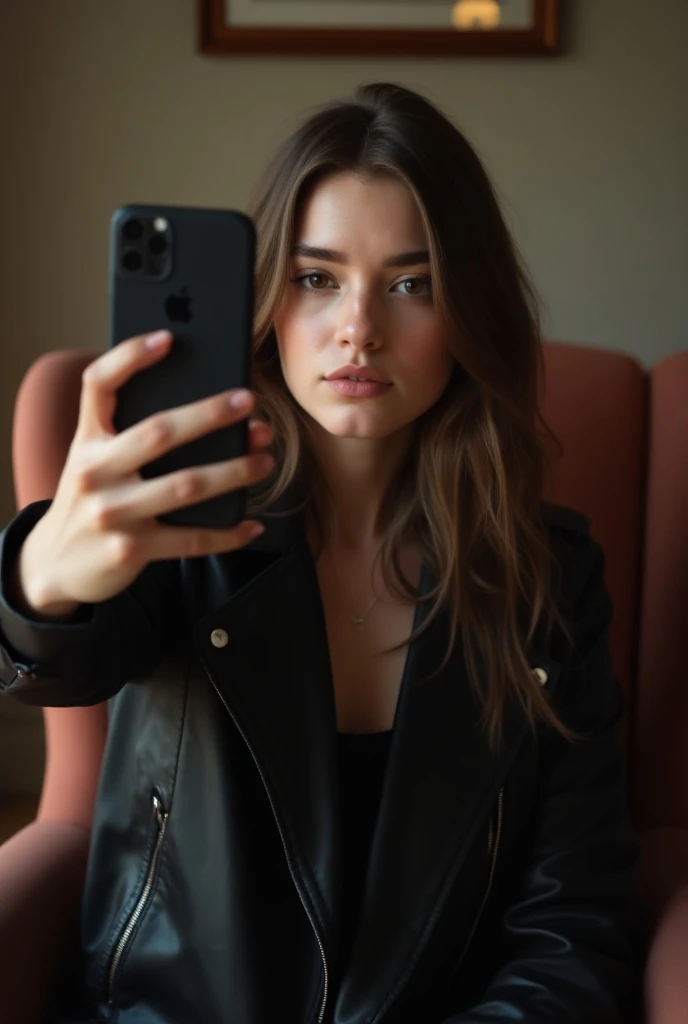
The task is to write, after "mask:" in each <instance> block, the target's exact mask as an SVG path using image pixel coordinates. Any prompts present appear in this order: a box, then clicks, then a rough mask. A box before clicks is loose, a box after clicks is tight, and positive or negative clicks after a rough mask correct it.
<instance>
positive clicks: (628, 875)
mask: <svg viewBox="0 0 688 1024" xmlns="http://www.w3.org/2000/svg"><path fill="white" fill-rule="evenodd" d="M576 548H577V550H578V558H577V561H578V566H577V568H576V570H575V573H576V575H578V574H579V573H582V574H583V576H582V578H583V579H584V580H585V583H584V585H583V587H582V593H581V594H580V596H579V599H578V600H577V601H576V602H575V604H576V608H577V610H576V612H575V613H574V641H575V653H574V654H573V655H571V658H570V661H569V662H568V663H567V664H566V665H565V666H563V667H564V673H563V677H562V678H561V679H560V682H562V683H563V687H562V692H561V693H560V694H556V700H555V706H556V708H557V710H558V712H559V714H560V716H561V717H563V719H564V721H565V722H567V724H568V725H569V726H571V727H572V728H573V729H574V730H576V731H577V732H579V733H584V734H585V736H586V737H587V738H586V740H585V741H584V742H581V743H576V744H575V745H573V746H572V745H571V744H570V743H568V742H567V741H566V740H564V739H563V738H562V737H561V736H560V734H554V732H553V730H552V731H550V730H547V732H546V734H544V735H543V738H542V740H541V741H540V764H539V777H540V779H541V782H540V784H539V795H538V807H537V811H536V814H535V816H534V819H533V821H534V824H533V832H532V838H531V841H530V844H529V851H528V856H527V859H526V861H525V869H524V870H523V872H522V874H521V877H520V880H519V883H518V885H517V887H516V890H515V896H514V898H513V899H512V900H509V901H508V902H509V905H508V906H507V908H506V912H505V914H504V916H503V917H502V922H501V934H500V936H499V943H500V956H499V967H498V969H497V971H496V973H495V974H494V976H493V978H492V980H491V983H490V984H489V985H488V987H487V990H486V991H485V992H484V994H483V997H482V999H481V1001H480V1002H479V1004H478V1005H476V1006H474V1007H472V1008H471V1009H469V1010H467V1011H463V1012H461V1013H460V1014H458V1015H456V1016H453V1017H451V1018H450V1019H448V1020H447V1021H445V1022H444V1024H497V1022H498V1021H499V1022H503V1021H520V1022H522V1024H545V1022H547V1024H554V1022H556V1024H567V1022H570V1024H573V1022H574V1021H575V1022H576V1024H631V1022H633V1021H635V1020H636V1019H638V1018H636V1014H637V1013H638V1007H639V1003H640V993H641V990H640V985H639V982H640V979H641V978H642V970H643V960H644V944H645V937H644V934H643V922H642V915H641V911H640V897H639V886H638V878H637V862H638V854H639V844H638V840H637V837H636V835H635V832H634V830H633V828H632V825H631V823H630V818H629V813H628V809H627V799H626V764H625V757H624V754H623V751H622V747H621V742H620V722H621V718H622V712H623V698H622V693H621V689H620V687H619V686H618V684H617V683H616V681H615V680H614V678H613V676H612V669H611V663H610V656H609V650H608V646H607V642H606V634H607V629H608V626H609V624H610V621H611V617H612V608H611V601H610V598H609V596H608V594H607V591H606V589H605V586H604V582H603V574H604V557H603V555H602V551H601V549H600V548H599V546H598V545H596V544H595V543H594V542H593V541H592V540H590V538H584V539H583V538H581V540H580V541H579V543H578V544H576ZM581 563H582V564H581ZM579 578H581V577H580V575H579ZM555 693H556V691H555Z"/></svg>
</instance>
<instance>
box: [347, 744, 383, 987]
mask: <svg viewBox="0 0 688 1024" xmlns="http://www.w3.org/2000/svg"><path fill="white" fill-rule="evenodd" d="M337 735H338V737H339V786H340V795H341V797H340V798H341V824H342V876H343V883H342V910H343V921H342V945H341V956H340V961H339V969H340V972H341V971H343V970H344V968H345V966H346V962H347V960H348V958H349V955H350V953H351V947H352V944H353V939H354V935H355V931H356V927H357V924H358V915H359V911H360V907H361V900H362V897H363V885H364V882H365V875H366V870H367V867H368V857H369V854H370V846H371V842H372V839H373V832H374V830H375V822H376V819H377V812H378V807H379V803H380V796H381V793H382V784H383V781H384V777H385V768H386V764H387V755H388V753H389V746H390V741H391V738H392V730H391V729H390V730H388V731H387V732H375V733H367V734H366V733H361V734H354V733H341V732H340V733H338V734H337Z"/></svg>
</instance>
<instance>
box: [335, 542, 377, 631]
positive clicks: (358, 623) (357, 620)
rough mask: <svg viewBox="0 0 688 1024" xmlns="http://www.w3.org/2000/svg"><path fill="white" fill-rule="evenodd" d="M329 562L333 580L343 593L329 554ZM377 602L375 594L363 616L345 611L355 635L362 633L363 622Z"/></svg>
mask: <svg viewBox="0 0 688 1024" xmlns="http://www.w3.org/2000/svg"><path fill="white" fill-rule="evenodd" d="M330 561H331V563H332V571H333V572H334V575H335V579H336V580H337V583H338V584H339V588H340V590H341V591H342V592H343V591H344V587H343V586H342V581H341V579H340V577H339V573H338V572H337V566H336V565H335V561H334V558H333V557H332V555H331V554H330ZM377 600H378V597H377V594H375V596H374V597H373V600H372V601H371V602H370V604H369V605H368V607H367V608H366V610H365V611H364V612H363V615H355V614H354V613H353V612H352V611H350V610H349V609H347V614H348V616H349V618H350V619H351V621H352V622H353V624H354V629H355V630H356V632H357V633H362V632H363V624H364V623H365V620H366V619H367V618H368V615H369V614H370V612H371V611H372V610H373V608H374V606H375V605H376V604H377Z"/></svg>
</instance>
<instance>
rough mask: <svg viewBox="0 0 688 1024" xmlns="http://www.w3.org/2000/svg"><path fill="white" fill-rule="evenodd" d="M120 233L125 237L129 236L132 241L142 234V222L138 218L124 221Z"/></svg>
mask: <svg viewBox="0 0 688 1024" xmlns="http://www.w3.org/2000/svg"><path fill="white" fill-rule="evenodd" d="M122 234H123V235H124V237H125V238H131V240H132V241H133V240H134V239H136V238H140V237H141V235H142V234H143V224H142V223H141V221H140V220H128V221H125V223H124V227H123V228H122Z"/></svg>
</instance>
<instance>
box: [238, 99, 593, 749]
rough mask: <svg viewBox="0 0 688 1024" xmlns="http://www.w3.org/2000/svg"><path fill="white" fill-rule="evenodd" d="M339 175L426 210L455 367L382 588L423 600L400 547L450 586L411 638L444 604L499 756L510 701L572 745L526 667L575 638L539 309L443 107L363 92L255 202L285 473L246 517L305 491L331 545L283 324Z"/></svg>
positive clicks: (398, 487)
mask: <svg viewBox="0 0 688 1024" xmlns="http://www.w3.org/2000/svg"><path fill="white" fill-rule="evenodd" d="M341 172H353V173H355V174H357V175H359V176H364V177H370V176H376V175H392V176H394V177H395V178H396V179H398V180H401V181H402V182H403V183H404V184H405V185H406V187H407V188H408V189H409V190H410V192H411V193H412V195H413V196H414V197H415V200H416V202H417V204H418V209H419V211H420V213H421V216H422V218H423V222H424V226H425V232H426V235H427V239H428V246H429V251H430V261H431V273H432V280H433V293H434V301H435V303H436V306H437V309H438V310H439V311H440V314H441V316H442V318H443V320H444V322H445V326H446V327H447V328H448V334H449V336H450V339H451V342H450V343H451V344H452V347H453V353H454V356H455V358H456V366H455V369H454V372H453V374H452V377H451V379H450V382H449V385H448V386H447V389H446V390H445V392H444V394H443V395H442V397H441V398H440V399H439V400H438V401H437V402H436V404H435V405H434V406H433V407H432V408H431V409H429V410H428V411H427V412H426V413H425V414H424V415H423V416H422V417H420V419H419V420H418V421H417V423H416V433H415V438H414V442H413V444H412V446H411V448H410V451H409V454H408V458H407V461H406V464H405V465H404V467H403V469H402V470H401V472H400V473H399V474H398V476H397V479H396V480H395V481H394V483H393V485H392V487H391V490H390V493H389V494H388V495H387V497H386V501H385V505H384V516H385V539H384V543H383V546H382V550H381V566H382V571H383V577H384V579H385V583H386V585H387V586H388V587H389V588H390V590H391V591H392V592H395V593H397V595H398V596H400V597H405V598H407V599H411V600H418V598H417V595H416V591H415V589H414V588H413V586H412V585H411V583H410V582H409V581H408V580H407V579H406V578H405V577H404V574H403V572H402V570H401V567H400V565H399V558H398V552H399V549H400V547H401V545H402V544H404V543H408V542H409V541H414V542H416V543H418V544H420V545H421V546H422V547H423V550H424V555H425V557H426V558H428V559H429V560H430V561H431V564H432V565H433V566H434V567H435V569H436V571H437V577H438V583H437V586H436V587H435V588H434V589H433V591H432V593H431V594H429V595H427V598H426V600H429V601H430V603H431V608H430V611H429V613H428V615H427V616H426V619H425V621H424V623H423V625H422V627H421V629H420V630H419V632H418V633H417V634H415V635H416V636H417V635H419V633H420V632H421V631H422V630H423V629H424V628H427V625H429V623H430V621H431V620H432V618H433V617H434V616H435V615H436V614H437V613H438V611H439V609H440V607H443V606H444V607H446V608H448V609H449V613H450V622H451V631H450V632H451V636H450V644H449V648H448V650H447V652H446V656H445V660H444V662H443V663H442V664H443V665H444V664H445V663H446V660H447V659H448V657H449V656H450V653H451V650H452V648H453V645H454V643H455V641H456V638H457V635H458V634H459V633H460V635H461V637H462V640H463V646H464V652H465V656H466V663H467V666H468V670H469V674H470V676H471V679H472V680H473V685H474V686H476V688H477V685H478V684H477V680H478V679H479V677H480V673H479V666H480V665H481V664H482V665H484V670H485V671H486V678H487V689H486V691H485V693H484V694H483V695H482V698H481V700H482V706H483V709H484V712H483V726H484V727H485V728H486V729H487V731H488V735H489V739H490V742H491V744H492V745H493V746H494V747H497V746H499V743H500V740H501V738H502V726H503V720H504V712H505V709H506V705H507V702H508V701H509V700H511V699H515V700H517V701H518V702H519V703H520V705H521V706H522V708H523V709H524V710H525V713H526V715H527V718H528V720H529V722H530V724H531V726H532V727H533V729H534V728H535V726H536V723H537V721H538V720H542V721H544V722H546V723H548V724H549V725H550V726H551V727H553V728H554V729H556V730H557V731H558V732H560V733H561V734H562V735H564V736H565V737H566V738H567V739H569V740H572V739H574V738H576V737H575V734H574V733H573V732H572V731H570V730H569V729H568V728H567V727H566V726H565V724H564V723H563V722H562V721H561V720H560V719H559V717H558V716H557V714H556V713H555V711H554V709H553V708H552V707H551V706H550V703H549V701H548V699H547V696H546V694H545V693H544V691H543V690H542V689H541V687H540V686H539V685H538V682H537V680H536V679H534V676H533V671H532V668H531V666H530V664H529V661H528V651H529V649H530V646H531V643H532V642H533V639H534V638H535V636H536V632H538V631H539V630H540V629H544V633H545V637H548V636H549V634H550V631H551V629H552V627H553V625H554V623H555V622H556V623H559V625H561V627H562V629H563V632H564V634H565V635H566V636H569V637H570V634H569V631H568V628H567V624H566V623H565V622H564V621H563V619H562V615H561V611H560V610H559V609H558V607H557V603H556V601H555V600H554V597H553V586H552V583H553V575H554V571H555V565H554V560H553V558H552V555H551V551H550V545H549V542H548V536H547V526H546V524H545V522H544V520H543V515H542V506H541V498H542V491H543V485H544V478H545V472H546V467H547V455H546V450H547V442H549V441H552V440H554V441H555V443H556V439H554V438H553V435H552V434H551V432H550V431H549V429H548V428H547V426H546V425H545V423H544V421H543V420H542V417H541V415H540V411H539V408H538V398H537V383H538V370H539V369H540V367H541V360H542V345H541V335H540V324H539V312H538V306H539V303H538V299H537V296H536V293H535V291H534V288H533V286H532V284H531V282H530V280H529V278H528V275H527V273H526V271H525V269H524V266H523V263H522V260H521V259H520V256H519V254H518V251H517V249H516V246H515V244H514V242H513V240H512V238H511V236H510V233H509V231H508V228H507V226H506V224H505V221H504V219H503V216H502V214H501V211H500V208H499V203H498V200H497V197H496V195H495V192H494V189H493V186H492V184H491V182H490V180H489V177H488V175H487V173H486V171H485V169H484V167H483V165H482V163H481V161H480V159H479V157H478V156H477V154H476V152H475V151H474V149H473V148H472V147H471V145H470V144H469V143H468V141H467V140H466V138H465V137H464V136H463V135H462V134H461V132H460V131H459V130H458V129H457V128H456V127H455V126H454V125H453V124H452V123H451V122H450V121H449V120H448V119H447V118H446V117H445V116H444V115H443V114H442V113H441V112H440V111H439V110H438V109H437V108H436V107H435V106H433V105H432V104H431V103H430V102H428V101H427V100H426V99H424V98H423V97H421V96H419V95H418V94H416V93H414V92H411V91H410V90H408V89H405V88H402V87H400V86H397V85H391V84H385V83H382V84H371V85H365V86H362V87H361V88H359V89H358V90H357V91H356V93H355V94H354V96H353V97H351V98H348V99H344V100H337V101H334V102H330V103H328V104H326V105H325V106H323V107H320V108H319V109H318V110H317V111H316V112H315V113H314V114H313V115H312V116H310V117H309V118H308V119H307V120H306V121H305V122H304V123H303V124H302V125H301V126H300V127H299V128H298V129H297V130H296V131H294V132H293V134H292V135H291V136H290V137H289V138H288V139H287V140H286V141H285V142H284V143H283V145H282V146H281V148H280V149H279V150H278V152H277V154H276V156H275V158H274V160H273V162H272V163H271V165H270V166H269V168H268V170H267V172H266V174H265V176H264V178H263V180H262V182H261V184H260V186H259V189H258V191H257V193H256V195H255V197H254V201H253V203H252V208H251V213H252V216H253V219H254V222H255V225H256V230H257V237H258V245H257V266H256V329H255V349H254V391H255V392H256V395H257V398H258V411H259V415H261V416H262V417H263V418H265V419H266V420H267V421H268V422H269V423H270V424H271V425H272V427H273V428H274V431H275V438H276V440H275V444H274V451H275V455H276V457H277V466H278V469H277V470H276V471H275V475H274V477H273V478H272V480H271V481H269V486H268V487H267V489H264V490H263V491H262V493H261V495H260V496H259V497H258V498H257V497H256V496H254V497H253V499H252V501H251V503H250V505H251V513H252V514H257V513H260V512H264V511H265V510H266V509H269V507H270V505H272V504H273V503H274V502H275V501H277V499H279V498H280V497H281V496H283V495H284V494H285V493H286V492H287V491H288V490H289V489H290V488H292V486H293V485H295V484H296V483H298V484H300V485H305V486H304V490H303V493H304V494H306V495H308V494H310V498H305V499H304V501H305V504H306V505H307V506H308V507H309V509H310V511H311V512H312V514H313V518H314V521H315V522H316V524H319V529H320V532H321V537H322V524H321V522H320V520H319V518H318V510H317V504H318V503H317V501H316V500H315V493H316V489H317V482H316V479H315V478H316V476H317V474H316V472H315V466H314V464H313V461H312V459H311V457H310V454H309V451H308V444H307V427H306V419H305V416H304V414H303V412H302V410H301V409H300V407H299V406H298V404H297V403H296V401H295V400H294V399H293V397H292V396H291V393H290V392H289V390H288V388H287V386H286V383H285V381H284V377H283V375H282V370H281V365H280V359H279V354H278V347H277V339H276V336H275V330H274V321H275V315H276V312H277V309H278V307H279V304H280V301H281V299H282V296H283V293H284V289H285V286H286V284H287V281H288V276H289V265H290V254H291V250H292V247H293V244H294V230H295V224H296V220H297V217H298V214H299V211H300V209H301V208H302V204H303V202H304V201H305V199H306V198H307V196H308V194H309V193H310V191H311V190H312V189H313V188H314V187H315V185H317V183H318V182H320V181H322V180H323V179H324V178H326V177H328V176H329V175H332V174H336V173H341ZM309 485H310V486H309ZM539 635H540V634H539V632H538V636H539ZM411 639H413V637H410V638H409V639H408V640H407V641H406V643H410V641H411ZM402 646H403V645H402Z"/></svg>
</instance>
